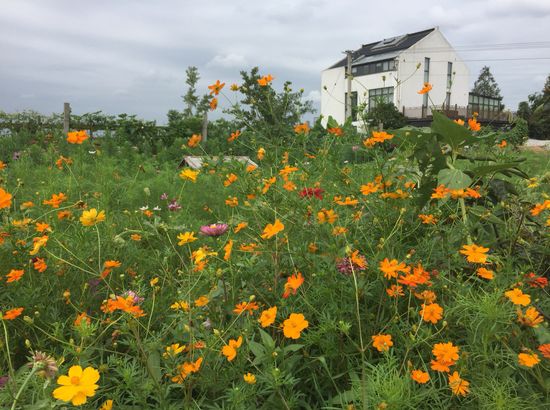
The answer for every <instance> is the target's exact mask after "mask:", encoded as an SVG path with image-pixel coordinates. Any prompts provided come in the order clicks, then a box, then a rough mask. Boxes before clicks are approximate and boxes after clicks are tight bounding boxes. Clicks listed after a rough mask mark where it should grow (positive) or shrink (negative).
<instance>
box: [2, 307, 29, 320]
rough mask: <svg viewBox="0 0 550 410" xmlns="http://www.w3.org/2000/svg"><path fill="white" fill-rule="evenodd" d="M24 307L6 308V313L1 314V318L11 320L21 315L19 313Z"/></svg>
mask: <svg viewBox="0 0 550 410" xmlns="http://www.w3.org/2000/svg"><path fill="white" fill-rule="evenodd" d="M23 310H24V308H22V307H21V308H14V309H10V310H8V311H7V312H6V313H4V314H3V315H2V319H4V320H13V319H15V318H17V317H19V316H21V313H23Z"/></svg>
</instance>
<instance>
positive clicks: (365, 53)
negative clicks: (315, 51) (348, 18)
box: [329, 28, 435, 68]
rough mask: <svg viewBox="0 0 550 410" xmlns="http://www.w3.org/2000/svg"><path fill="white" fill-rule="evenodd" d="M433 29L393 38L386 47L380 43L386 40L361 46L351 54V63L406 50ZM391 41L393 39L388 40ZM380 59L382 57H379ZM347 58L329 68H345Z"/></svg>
mask: <svg viewBox="0 0 550 410" xmlns="http://www.w3.org/2000/svg"><path fill="white" fill-rule="evenodd" d="M434 30H435V28H430V29H428V30H424V31H417V32H416V33H410V34H404V35H403V36H398V37H394V39H395V42H392V41H388V44H389V45H387V46H381V44H380V43H382V42H383V41H386V40H380V41H375V42H374V43H369V44H363V45H362V46H361V48H360V49H359V50H355V51H354V52H353V61H356V60H359V59H363V58H364V57H372V56H376V55H379V54H392V53H395V52H397V51H401V50H406V49H408V48H410V47H412V46H413V45H415V44H416V43H418V42H419V41H420V40H422V39H423V38H424V37H426V36H427V35H428V34H430V33H431V32H432V31H434ZM389 40H393V39H389ZM381 57H382V56H381ZM346 61H347V58H346V57H344V58H343V59H342V60H340V61H338V62H337V63H336V64H334V65H333V66H331V67H329V68H337V67H345V65H346Z"/></svg>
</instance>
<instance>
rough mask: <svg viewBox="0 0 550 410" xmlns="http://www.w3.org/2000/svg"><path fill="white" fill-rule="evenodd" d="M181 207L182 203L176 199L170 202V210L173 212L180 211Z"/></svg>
mask: <svg viewBox="0 0 550 410" xmlns="http://www.w3.org/2000/svg"><path fill="white" fill-rule="evenodd" d="M180 209H181V205H180V204H179V203H178V201H177V200H175V199H172V200H171V201H170V203H169V204H168V210H170V211H172V212H175V211H179V210H180Z"/></svg>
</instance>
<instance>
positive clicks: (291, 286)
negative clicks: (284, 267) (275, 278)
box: [283, 272, 304, 299]
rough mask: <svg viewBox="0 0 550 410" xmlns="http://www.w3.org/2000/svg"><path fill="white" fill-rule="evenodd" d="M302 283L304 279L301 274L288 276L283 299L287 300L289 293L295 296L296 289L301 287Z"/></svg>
mask: <svg viewBox="0 0 550 410" xmlns="http://www.w3.org/2000/svg"><path fill="white" fill-rule="evenodd" d="M302 283H304V277H303V276H302V273H301V272H298V274H293V275H292V276H289V277H288V278H287V280H286V283H285V292H284V293H283V298H285V299H286V298H288V297H289V296H290V293H291V292H292V294H293V295H295V294H296V291H297V290H298V288H299V287H300V286H302Z"/></svg>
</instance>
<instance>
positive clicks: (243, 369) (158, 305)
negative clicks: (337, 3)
mask: <svg viewBox="0 0 550 410" xmlns="http://www.w3.org/2000/svg"><path fill="white" fill-rule="evenodd" d="M208 88H209V90H208V91H207V92H208V93H209V100H208V106H209V109H210V110H216V109H218V99H221V98H224V99H227V100H228V101H229V102H230V103H231V104H232V105H231V108H230V109H228V110H227V113H228V115H230V116H232V119H231V120H230V121H229V120H228V121H227V122H226V125H227V129H226V131H224V132H225V134H224V136H223V140H220V141H218V142H219V144H218V145H219V147H222V148H221V149H219V150H218V152H217V153H216V154H217V155H212V151H211V150H210V151H209V149H208V147H211V145H208V144H213V142H212V140H209V141H204V139H203V137H202V135H200V133H198V132H197V133H193V132H187V131H182V133H181V134H180V135H177V136H176V139H175V140H174V142H173V143H171V145H165V146H157V147H156V148H155V149H154V150H151V149H150V147H149V146H148V145H147V144H148V142H147V143H142V142H141V140H137V139H136V140H131V141H129V140H128V139H125V138H124V137H123V136H120V135H117V134H116V133H107V134H104V135H96V136H93V135H90V132H89V130H80V129H74V130H71V131H70V132H69V133H68V134H64V133H63V132H62V131H61V129H58V128H56V129H37V130H33V131H32V132H31V131H28V130H27V131H25V130H20V131H17V132H13V133H12V134H10V135H5V136H2V137H0V160H1V162H0V278H1V280H0V312H1V313H0V318H1V320H0V322H1V326H2V329H1V330H0V336H1V337H0V351H1V353H0V408H2V409H4V408H6V409H9V408H11V409H51V408H73V406H80V408H85V409H103V410H107V409H145V408H155V409H182V408H185V409H255V408H261V409H454V408H457V409H458V408H465V409H542V408H545V406H547V405H548V403H549V393H550V392H549V389H550V373H549V369H550V331H549V330H548V320H549V316H548V315H550V299H549V298H548V289H549V288H548V276H549V274H550V250H549V249H550V239H549V238H550V237H549V229H550V196H549V192H550V191H549V187H550V173H549V168H548V164H549V161H550V157H549V156H548V155H547V154H545V153H539V154H531V153H524V152H522V151H519V150H517V149H516V148H515V147H514V146H513V145H512V144H506V137H505V135H504V134H503V133H502V132H500V131H498V130H497V131H494V130H490V129H488V128H487V129H486V128H485V127H482V126H481V125H480V124H479V123H478V122H477V119H476V117H475V116H474V117H473V118H465V119H463V120H457V121H453V120H451V119H448V118H447V117H445V116H444V115H443V114H441V113H438V112H434V114H433V121H432V124H431V126H429V127H410V126H409V127H404V128H400V129H395V130H382V129H379V128H378V127H377V128H372V127H370V126H369V125H368V124H365V126H363V127H359V129H356V127H354V126H353V125H352V124H351V122H348V123H345V124H337V123H336V122H335V121H334V120H333V119H332V118H328V119H323V121H326V123H325V122H323V121H322V120H319V121H317V122H315V123H314V124H310V123H308V122H304V121H303V119H301V117H300V116H301V115H302V114H303V112H301V109H302V108H304V107H302V106H300V105H299V103H298V102H297V101H299V99H296V98H295V96H296V95H297V94H299V93H296V92H295V91H293V90H292V87H291V85H290V84H289V83H285V84H284V85H282V90H283V91H277V90H276V89H278V88H281V83H280V82H278V79H277V78H276V76H272V75H270V74H262V75H261V74H260V73H258V72H257V71H253V72H252V73H251V74H246V75H245V74H243V84H239V85H238V84H234V85H231V86H230V85H225V83H223V82H221V81H217V82H216V83H215V84H212V85H211V86H210V87H208ZM418 89H419V93H429V92H430V89H431V86H430V85H429V84H419V86H418ZM252 93H253V94H252ZM252 95H253V96H254V98H252V97H251V96H252ZM239 96H241V97H239ZM243 97H244V98H243ZM327 120H328V121H327ZM132 132H133V131H132ZM132 132H130V135H133V134H132ZM503 141H504V143H503ZM153 142H154V143H156V142H155V141H153ZM140 144H141V145H140ZM144 146H148V148H147V149H145V148H143V147H144ZM142 148H143V149H142ZM233 154H241V155H246V156H248V157H249V158H250V159H251V161H249V162H242V161H241V162H239V161H231V160H224V158H223V155H233ZM184 155H193V156H202V157H203V163H202V167H200V168H192V167H190V166H188V165H187V164H185V163H181V160H182V158H183V156H184Z"/></svg>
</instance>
